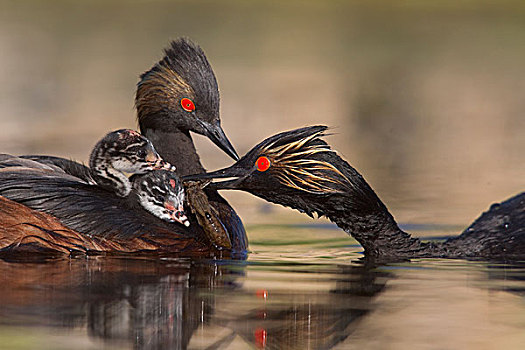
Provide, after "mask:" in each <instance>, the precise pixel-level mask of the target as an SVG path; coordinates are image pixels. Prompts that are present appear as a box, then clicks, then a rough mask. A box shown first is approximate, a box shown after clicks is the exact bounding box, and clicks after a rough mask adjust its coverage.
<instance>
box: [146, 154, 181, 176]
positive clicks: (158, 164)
mask: <svg viewBox="0 0 525 350" xmlns="http://www.w3.org/2000/svg"><path fill="white" fill-rule="evenodd" d="M146 161H147V162H148V164H150V166H151V168H152V170H169V171H175V170H176V168H175V166H174V165H171V164H170V163H168V162H166V161H165V160H164V159H162V158H161V156H160V155H159V154H158V153H154V152H150V153H148V155H147V156H146Z"/></svg>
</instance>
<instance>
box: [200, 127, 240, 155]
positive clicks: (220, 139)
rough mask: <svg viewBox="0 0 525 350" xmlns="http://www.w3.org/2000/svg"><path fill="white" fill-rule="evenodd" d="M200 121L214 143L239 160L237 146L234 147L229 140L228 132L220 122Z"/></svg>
mask: <svg viewBox="0 0 525 350" xmlns="http://www.w3.org/2000/svg"><path fill="white" fill-rule="evenodd" d="M200 123H201V124H202V126H203V128H204V130H205V135H206V136H207V137H208V138H209V139H210V140H211V141H212V142H213V143H214V144H216V145H217V146H218V147H219V148H220V149H222V150H223V151H224V152H226V154H227V155H229V156H230V157H232V158H233V159H234V160H236V161H237V160H239V155H238V154H237V152H236V151H235V148H233V146H232V144H231V143H230V140H228V137H226V134H225V133H224V130H222V128H221V125H220V124H219V123H216V124H210V123H206V122H203V121H201V122H200Z"/></svg>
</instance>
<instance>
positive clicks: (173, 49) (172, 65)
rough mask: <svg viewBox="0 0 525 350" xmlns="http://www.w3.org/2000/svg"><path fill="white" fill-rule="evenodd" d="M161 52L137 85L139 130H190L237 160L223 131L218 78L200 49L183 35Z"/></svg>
mask: <svg viewBox="0 0 525 350" xmlns="http://www.w3.org/2000/svg"><path fill="white" fill-rule="evenodd" d="M164 54H165V55H164V57H163V58H162V59H161V60H160V61H159V62H158V63H156V64H155V65H154V66H153V67H152V68H151V69H150V70H149V71H147V72H145V73H144V74H142V75H141V77H140V81H139V83H138V86H137V93H136V96H135V106H136V108H137V116H138V122H139V126H140V129H141V131H142V133H144V134H146V130H159V131H162V132H170V131H174V130H175V129H176V130H182V131H193V132H195V133H198V134H201V135H204V136H206V137H208V138H209V139H210V140H211V141H212V142H213V143H215V144H216V145H217V146H218V147H219V148H221V149H222V150H223V151H224V152H226V153H227V154H228V155H229V156H230V157H232V158H233V159H235V160H237V159H239V156H238V155H237V152H236V151H235V149H234V148H233V146H232V145H231V143H230V141H229V140H228V138H227V137H226V134H225V133H224V131H223V130H222V127H221V124H220V116H219V104H220V98H219V88H218V85H217V79H216V78H215V74H214V73H213V70H212V68H211V65H210V63H209V62H208V60H207V58H206V56H205V55H204V52H203V51H202V49H201V48H200V47H199V46H198V45H196V44H194V43H193V42H191V41H190V40H188V39H184V38H182V39H178V40H175V41H172V42H171V43H170V45H169V47H168V48H166V49H165V50H164Z"/></svg>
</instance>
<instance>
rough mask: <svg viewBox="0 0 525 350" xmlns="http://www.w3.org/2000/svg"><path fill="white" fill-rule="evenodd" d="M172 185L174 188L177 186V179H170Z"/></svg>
mask: <svg viewBox="0 0 525 350" xmlns="http://www.w3.org/2000/svg"><path fill="white" fill-rule="evenodd" d="M170 186H171V187H172V188H175V186H176V183H175V180H173V179H170Z"/></svg>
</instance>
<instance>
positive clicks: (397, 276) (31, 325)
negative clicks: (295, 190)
mask: <svg viewBox="0 0 525 350" xmlns="http://www.w3.org/2000/svg"><path fill="white" fill-rule="evenodd" d="M250 235H251V237H252V250H253V252H252V254H251V255H250V257H249V259H248V260H247V261H243V262H233V261H205V260H197V261H190V260H179V259H176V258H170V257H165V258H162V259H148V258H122V257H97V258H93V257H92V258H78V259H63V260H51V261H45V262H7V261H2V262H0V271H1V272H0V276H1V277H0V283H1V284H2V285H3V286H4V287H3V288H2V289H1V291H0V320H1V325H0V349H71V348H75V349H101V348H104V349H131V348H135V349H185V348H188V349H249V348H260V349H262V348H266V349H354V348H364V349H522V348H523V345H524V344H525V332H524V329H525V297H524V296H525V262H524V263H521V264H520V263H514V264H508V263H488V262H483V261H463V260H437V259H423V260H416V261H412V262H401V263H396V264H389V265H384V266H367V265H366V263H364V262H363V261H362V259H361V254H360V248H359V247H358V246H357V245H356V244H355V242H354V241H352V240H351V239H349V238H347V237H346V235H345V234H343V233H341V232H339V231H337V230H331V229H326V228H325V229H323V228H298V227H281V226H275V227H271V226H266V227H252V228H251V229H250ZM6 286H8V287H6Z"/></svg>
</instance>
